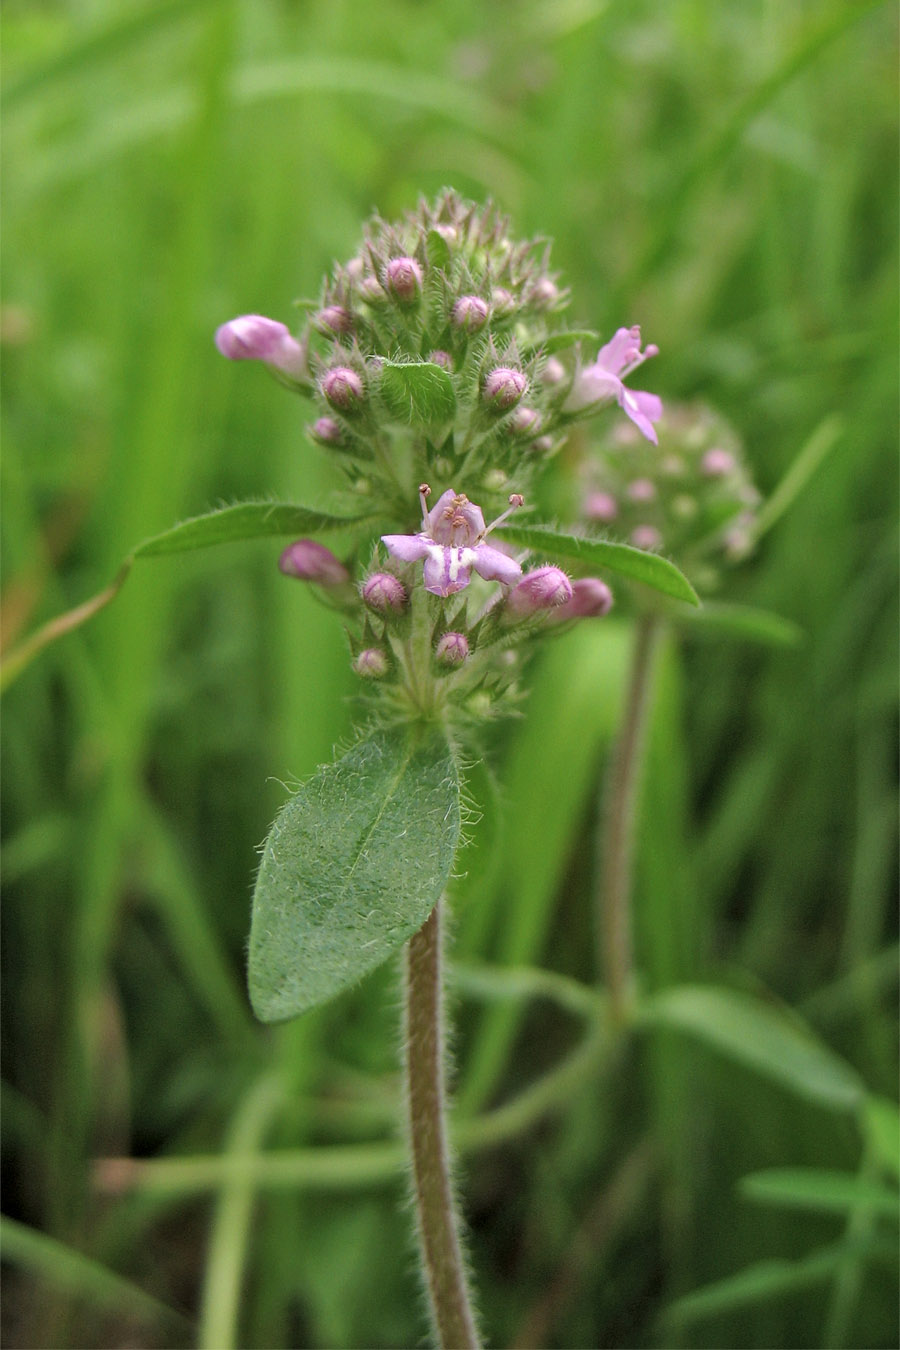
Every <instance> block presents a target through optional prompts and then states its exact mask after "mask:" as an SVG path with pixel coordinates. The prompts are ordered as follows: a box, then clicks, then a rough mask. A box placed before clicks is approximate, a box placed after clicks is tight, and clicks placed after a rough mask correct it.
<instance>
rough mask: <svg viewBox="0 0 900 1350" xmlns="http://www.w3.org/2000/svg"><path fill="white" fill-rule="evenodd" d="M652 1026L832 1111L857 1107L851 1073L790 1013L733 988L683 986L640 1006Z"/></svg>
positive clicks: (857, 1088) (857, 1086) (857, 1083)
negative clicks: (671, 1029) (670, 1031)
mask: <svg viewBox="0 0 900 1350" xmlns="http://www.w3.org/2000/svg"><path fill="white" fill-rule="evenodd" d="M643 1014H644V1016H645V1018H646V1019H647V1020H648V1021H650V1022H651V1023H654V1024H658V1025H662V1026H667V1027H674V1028H675V1029H676V1030H678V1031H682V1032H684V1033H685V1034H686V1035H688V1036H695V1037H696V1038H697V1039H698V1040H701V1041H704V1042H705V1043H706V1044H707V1045H709V1046H711V1047H712V1049H714V1050H718V1051H720V1052H721V1053H722V1054H724V1055H727V1056H728V1057H729V1058H730V1059H734V1060H738V1061H739V1062H740V1063H742V1064H746V1065H747V1067H748V1068H751V1069H755V1070H756V1071H757V1073H762V1074H765V1076H766V1077H767V1078H771V1079H773V1080H774V1081H775V1082H777V1083H780V1084H781V1085H782V1087H786V1088H789V1089H790V1090H791V1091H792V1092H795V1093H796V1094H797V1095H798V1096H800V1097H806V1098H808V1099H810V1100H812V1101H817V1102H819V1103H820V1104H821V1105H823V1106H828V1107H831V1108H832V1109H837V1110H850V1109H853V1108H855V1107H856V1106H858V1105H859V1103H860V1100H861V1097H862V1093H863V1089H862V1084H861V1082H860V1080H859V1078H858V1077H857V1076H856V1073H855V1072H854V1070H853V1069H852V1068H851V1067H850V1065H849V1064H847V1063H846V1062H845V1061H844V1060H842V1059H839V1058H838V1056H837V1055H835V1054H833V1053H832V1052H831V1051H830V1050H829V1049H828V1048H827V1046H825V1045H823V1044H822V1042H821V1041H818V1040H816V1038H815V1037H814V1036H813V1034H812V1032H811V1031H808V1030H807V1029H806V1027H804V1026H803V1024H802V1023H798V1022H797V1021H796V1020H795V1019H794V1017H793V1015H789V1014H788V1013H786V1012H784V1011H782V1010H781V1009H779V1008H777V1007H773V1006H771V1005H770V1004H768V1003H762V1002H761V1001H760V1000H759V999H758V998H753V997H752V996H751V995H749V994H744V993H741V992H740V991H738V990H735V989H718V988H714V987H711V986H702V985H682V986H679V987H677V988H674V989H666V990H663V992H662V993H660V994H656V995H654V996H653V998H651V999H650V1000H649V1001H648V1003H647V1004H646V1005H645V1008H644V1010H643Z"/></svg>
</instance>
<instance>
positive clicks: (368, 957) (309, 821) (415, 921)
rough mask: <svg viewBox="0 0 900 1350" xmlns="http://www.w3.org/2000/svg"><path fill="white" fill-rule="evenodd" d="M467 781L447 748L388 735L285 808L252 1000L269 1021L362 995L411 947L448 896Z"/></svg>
mask: <svg viewBox="0 0 900 1350" xmlns="http://www.w3.org/2000/svg"><path fill="white" fill-rule="evenodd" d="M458 840H459V776H458V772H457V769H456V766H455V762H454V759H453V755H452V753H451V751H450V747H449V746H448V744H447V741H446V739H445V738H444V737H443V736H442V735H441V734H440V733H438V732H437V731H426V730H422V729H418V730H417V729H411V730H406V729H398V730H378V731H375V732H373V733H372V734H371V735H369V736H367V737H365V738H364V739H362V740H360V741H358V742H357V743H356V745H354V746H353V747H352V749H351V750H349V751H348V752H347V754H345V755H344V756H343V757H342V758H341V759H339V760H337V761H336V762H335V763H334V764H329V765H326V766H325V767H323V768H321V769H319V770H318V772H317V773H316V774H314V776H313V777H312V778H311V779H309V781H308V782H306V783H305V784H304V785H303V786H302V787H301V788H300V790H299V792H297V793H295V795H294V796H293V797H291V799H290V800H289V801H288V802H287V803H286V805H285V806H284V807H282V809H281V811H280V812H279V814H278V817H277V819H276V821H275V824H274V825H273V826H272V830H271V833H270V834H269V837H268V839H267V840H266V844H265V849H264V852H263V859H262V863H261V865H260V869H259V876H258V878H257V882H256V891H255V894H254V897H253V919H252V925H251V929H250V970H249V985H250V999H251V1002H252V1004H253V1009H254V1011H255V1013H256V1015H257V1017H259V1018H260V1019H261V1020H262V1021H263V1022H277V1021H281V1020H283V1019H284V1018H288V1017H295V1016H296V1015H297V1014H298V1013H301V1012H304V1011H305V1010H306V1009H307V1008H312V1007H315V1006H316V1005H317V1004H319V1003H323V1002H325V1001H326V1000H327V999H330V998H332V997H333V996H334V995H335V994H338V993H340V991H341V990H342V989H345V988H347V987H348V986H350V985H352V984H355V983H356V982H357V981H358V980H360V979H361V978H362V976H363V975H366V974H367V973H368V972H369V971H370V970H374V969H375V967H376V966H379V965H381V963H382V962H383V961H385V960H386V959H387V958H388V957H389V956H390V955H391V953H392V952H393V951H394V950H395V949H396V948H397V947H399V946H401V945H402V944H403V943H404V942H405V941H406V939H407V938H409V937H411V936H412V934H413V933H415V932H416V931H417V930H418V929H419V928H421V926H422V924H423V923H424V922H425V920H426V919H427V918H428V915H429V914H430V912H431V910H432V908H433V907H434V905H435V903H436V902H437V900H438V899H439V897H440V895H441V892H442V891H443V889H444V886H445V885H446V882H447V878H448V876H449V874H450V870H451V868H452V866H453V859H454V856H455V854H456V848H457V843H458Z"/></svg>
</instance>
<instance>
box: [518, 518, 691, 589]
mask: <svg viewBox="0 0 900 1350" xmlns="http://www.w3.org/2000/svg"><path fill="white" fill-rule="evenodd" d="M502 530H503V534H504V536H505V537H506V538H508V539H509V540H510V542H511V543H513V544H522V545H524V547H526V548H530V549H532V550H533V551H534V552H535V553H544V554H546V555H547V556H548V557H550V558H571V559H572V561H573V562H580V563H582V564H583V565H584V566H585V567H599V568H605V569H607V570H608V571H610V572H619V573H621V574H622V576H626V577H631V579H632V581H640V582H642V583H643V585H645V586H651V587H652V588H653V590H655V591H660V592H662V594H663V595H668V596H671V597H672V599H674V600H684V601H686V602H687V603H688V604H689V605H699V604H700V600H699V598H698V596H697V592H696V591H695V590H694V588H693V586H692V585H691V583H690V582H689V581H688V579H687V577H686V576H684V575H683V573H681V572H679V570H678V568H677V567H676V566H675V564H674V563H671V562H669V560H668V558H661V557H660V556H659V554H657V553H644V552H643V550H642V549H639V548H632V547H631V546H630V545H629V544H611V543H609V542H608V541H607V540H605V539H584V538H582V537H581V536H579V535H574V534H558V533H557V532H556V530H551V529H549V528H548V527H547V526H544V525H504V526H502Z"/></svg>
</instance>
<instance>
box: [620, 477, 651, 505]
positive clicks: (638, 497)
mask: <svg viewBox="0 0 900 1350" xmlns="http://www.w3.org/2000/svg"><path fill="white" fill-rule="evenodd" d="M625 492H626V494H627V496H628V499H629V501H632V502H652V501H653V499H654V497H655V496H656V484H655V483H652V482H651V481H650V479H649V478H635V480H634V482H633V483H629V484H628V487H627V488H626V489H625Z"/></svg>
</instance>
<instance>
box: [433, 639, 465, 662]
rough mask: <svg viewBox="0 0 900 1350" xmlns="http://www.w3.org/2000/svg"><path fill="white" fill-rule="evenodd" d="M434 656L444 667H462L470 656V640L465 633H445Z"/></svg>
mask: <svg viewBox="0 0 900 1350" xmlns="http://www.w3.org/2000/svg"><path fill="white" fill-rule="evenodd" d="M434 654H435V657H436V658H437V660H438V661H439V662H440V664H441V665H442V666H461V665H462V663H463V661H465V660H467V658H468V655H469V640H468V638H467V637H466V635H465V633H445V634H444V635H443V637H442V638H440V639H439V641H438V644H437V646H436V647H435V649H434Z"/></svg>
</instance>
